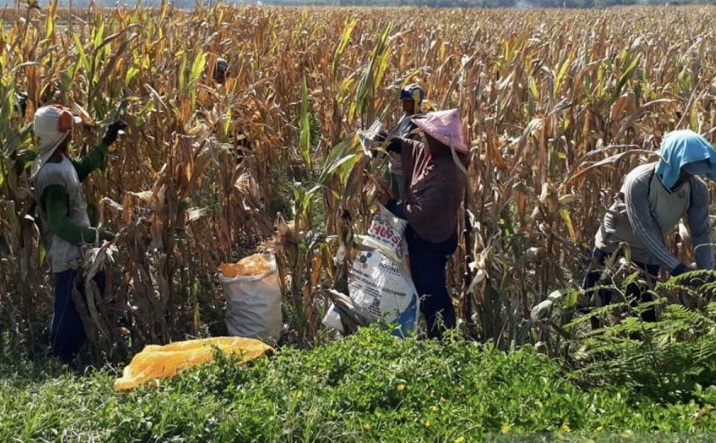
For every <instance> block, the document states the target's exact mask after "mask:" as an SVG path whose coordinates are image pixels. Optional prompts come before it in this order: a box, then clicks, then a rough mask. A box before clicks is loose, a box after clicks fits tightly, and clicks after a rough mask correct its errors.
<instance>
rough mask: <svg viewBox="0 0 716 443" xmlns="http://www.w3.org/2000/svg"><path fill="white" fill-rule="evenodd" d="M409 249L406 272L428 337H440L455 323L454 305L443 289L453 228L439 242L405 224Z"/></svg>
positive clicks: (453, 243)
mask: <svg viewBox="0 0 716 443" xmlns="http://www.w3.org/2000/svg"><path fill="white" fill-rule="evenodd" d="M405 236H406V240H407V242H408V251H409V252H410V272H411V274H412V276H413V283H415V289H416V290H417V292H418V296H419V297H421V299H420V311H421V312H422V313H423V315H424V316H425V323H426V325H427V329H428V338H438V339H440V338H442V334H443V331H445V330H447V329H453V328H454V327H455V325H456V320H455V308H454V307H453V305H452V300H451V299H450V294H449V293H448V289H447V280H446V278H445V271H446V269H445V268H446V266H447V261H448V258H449V257H450V255H451V254H452V253H453V252H454V251H455V249H456V248H457V231H455V234H453V236H452V237H450V238H449V239H448V240H446V241H444V242H442V243H430V242H427V241H425V240H423V239H421V238H420V237H419V236H418V235H417V233H416V232H415V231H414V230H413V229H412V228H411V227H408V229H407V230H406V233H405Z"/></svg>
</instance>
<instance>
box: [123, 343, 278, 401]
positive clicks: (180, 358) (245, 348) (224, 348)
mask: <svg viewBox="0 0 716 443" xmlns="http://www.w3.org/2000/svg"><path fill="white" fill-rule="evenodd" d="M216 348H218V349H220V350H221V352H223V353H225V354H240V356H241V359H240V360H239V362H240V363H246V362H248V361H251V360H254V359H256V358H258V357H260V356H262V355H264V354H265V353H266V352H268V351H271V350H272V348H271V347H270V346H268V345H267V344H265V343H264V342H262V341H261V340H256V339H253V338H243V337H212V338H203V339H197V340H187V341H179V342H174V343H170V344H168V345H164V346H159V345H147V346H145V347H144V349H142V352H140V353H139V354H137V355H135V356H134V358H132V361H131V362H130V363H129V365H127V366H126V367H125V368H124V372H123V373H122V377H121V378H119V379H117V380H116V381H115V382H114V390H115V391H127V390H129V389H134V388H136V387H137V386H140V385H142V384H144V383H147V382H149V381H152V380H155V379H157V378H169V377H174V376H175V375H176V374H177V372H179V371H181V370H183V369H188V368H191V367H194V366H196V365H199V364H201V363H204V362H206V361H210V360H213V359H214V352H215V349H216Z"/></svg>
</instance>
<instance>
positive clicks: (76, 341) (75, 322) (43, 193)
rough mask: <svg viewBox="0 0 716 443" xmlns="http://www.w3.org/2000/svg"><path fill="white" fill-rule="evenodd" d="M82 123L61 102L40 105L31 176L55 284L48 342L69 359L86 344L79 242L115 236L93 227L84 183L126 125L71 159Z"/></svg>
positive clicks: (99, 281) (98, 279)
mask: <svg viewBox="0 0 716 443" xmlns="http://www.w3.org/2000/svg"><path fill="white" fill-rule="evenodd" d="M80 121H81V120H80V119H79V118H77V117H74V116H73V115H72V114H71V112H70V110H69V109H67V108H64V107H62V106H43V107H41V108H39V109H38V110H37V112H36V113H35V117H34V121H33V129H34V132H35V136H36V138H37V141H38V147H39V149H38V157H37V159H36V160H35V163H34V164H33V165H32V173H31V180H32V182H33V185H34V188H35V199H36V200H37V202H38V208H39V209H38V212H39V225H40V229H41V233H42V239H43V242H44V243H45V248H46V249H47V257H48V261H49V263H50V268H51V270H52V273H53V281H54V287H55V299H54V304H53V312H52V327H51V330H50V340H51V345H52V354H53V355H55V356H57V357H58V358H60V359H61V360H62V361H64V362H66V363H69V362H70V361H71V360H72V359H73V358H74V357H75V356H76V354H77V352H78V351H79V349H80V347H82V345H83V344H84V342H85V332H84V326H83V324H82V320H81V318H80V316H79V314H78V312H77V310H76V309H75V303H74V301H73V299H72V289H73V287H74V288H76V289H77V290H78V291H79V292H80V293H81V294H84V284H83V279H82V276H81V272H80V269H81V261H82V251H81V249H80V245H83V244H88V243H96V242H98V241H100V240H112V239H113V238H114V235H113V234H112V233H110V232H108V231H101V230H98V229H97V228H93V227H91V226H90V221H89V216H88V214H87V204H86V203H85V198H84V191H83V189H82V181H84V179H85V178H86V177H87V175H89V173H90V172H92V171H94V170H95V169H98V168H101V167H104V165H105V159H106V156H107V148H108V147H109V145H111V144H112V143H114V141H115V140H116V139H117V134H118V132H119V130H120V129H122V128H124V123H122V122H116V123H112V124H110V125H109V127H108V128H107V131H106V133H105V135H104V137H103V138H102V142H101V143H100V144H99V146H97V147H96V148H95V149H93V150H92V151H91V152H90V153H89V154H88V155H87V156H85V157H84V158H82V159H78V160H72V159H70V158H69V157H68V147H69V144H70V141H71V140H72V129H73V126H74V124H75V123H79V122H80ZM101 277H103V274H97V276H96V277H95V280H96V282H97V285H98V287H99V289H100V291H101V292H104V280H103V278H101Z"/></svg>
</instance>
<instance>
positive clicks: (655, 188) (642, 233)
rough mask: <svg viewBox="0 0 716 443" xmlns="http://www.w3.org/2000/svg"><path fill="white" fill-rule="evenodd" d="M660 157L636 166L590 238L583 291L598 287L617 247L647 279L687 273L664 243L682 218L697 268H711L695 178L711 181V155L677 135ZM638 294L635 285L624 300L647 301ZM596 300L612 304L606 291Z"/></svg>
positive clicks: (706, 201)
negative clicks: (623, 248) (627, 252)
mask: <svg viewBox="0 0 716 443" xmlns="http://www.w3.org/2000/svg"><path fill="white" fill-rule="evenodd" d="M659 154H660V157H661V158H660V159H659V161H657V162H654V163H649V164H645V165H641V166H638V167H636V168H635V169H633V170H632V171H631V172H630V173H629V174H628V175H627V176H626V178H625V180H624V184H623V185H622V187H621V190H620V192H619V194H618V195H617V198H616V201H615V202H614V204H612V206H611V207H610V208H609V210H608V211H607V213H606V215H605V216H604V220H603V221H602V224H601V226H600V227H599V231H598V232H597V235H596V237H595V248H594V252H593V255H592V259H593V263H592V266H590V269H589V270H588V272H587V276H586V277H585V280H584V284H583V288H584V289H589V288H592V287H594V286H595V285H596V284H597V282H598V280H599V279H600V276H601V271H600V270H599V269H597V268H599V267H600V265H602V264H603V263H604V260H605V258H606V257H607V256H608V255H611V254H613V253H614V252H616V251H617V250H618V249H619V248H620V247H621V245H622V244H626V245H628V247H629V250H630V254H631V260H632V261H633V262H634V264H636V265H637V266H638V267H639V268H640V269H641V270H642V271H643V272H646V273H648V274H649V275H650V276H651V278H652V279H653V278H656V277H657V276H658V274H659V271H660V270H661V269H662V268H664V269H666V270H667V271H669V274H670V275H672V276H676V275H680V274H683V273H684V272H687V271H690V270H692V268H691V267H690V266H689V265H687V264H685V263H681V262H680V261H679V260H678V259H677V258H676V256H675V255H674V254H672V253H671V251H669V249H668V248H667V246H666V242H665V240H664V238H665V236H666V234H667V233H668V232H669V231H671V230H672V229H673V228H674V227H675V226H676V225H677V224H678V222H679V220H681V219H682V218H684V217H686V220H687V225H688V229H689V232H690V234H691V241H692V244H693V247H694V256H695V258H696V268H697V269H712V268H713V252H712V249H711V234H710V224H709V205H710V197H709V190H708V187H707V186H706V183H704V181H703V180H702V179H701V178H700V176H706V177H708V178H710V179H712V180H716V150H714V148H713V146H712V145H711V143H709V142H708V140H706V139H705V138H704V137H702V136H700V135H698V134H696V133H695V132H693V131H690V130H679V131H673V132H670V133H668V134H667V135H666V136H665V137H664V139H663V140H662V143H661V150H660V152H659ZM639 292H640V291H639V290H638V288H637V287H636V285H631V288H630V287H627V296H631V297H633V298H634V299H640V300H641V301H648V300H650V295H648V294H647V293H639ZM599 296H600V298H601V302H602V304H603V305H606V304H608V303H609V302H610V301H611V293H610V292H609V291H599ZM642 318H643V319H644V320H646V321H654V320H655V313H654V311H653V310H650V311H645V312H644V313H643V314H642Z"/></svg>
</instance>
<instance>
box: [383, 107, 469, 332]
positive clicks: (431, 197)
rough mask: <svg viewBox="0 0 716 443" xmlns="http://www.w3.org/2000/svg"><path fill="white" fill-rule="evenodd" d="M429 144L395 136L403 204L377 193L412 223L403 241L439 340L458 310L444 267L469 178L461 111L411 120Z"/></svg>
mask: <svg viewBox="0 0 716 443" xmlns="http://www.w3.org/2000/svg"><path fill="white" fill-rule="evenodd" d="M412 121H413V123H415V125H416V126H417V127H418V128H419V129H421V130H422V132H423V135H424V137H425V142H421V141H415V140H409V139H406V138H403V137H395V138H393V139H391V140H388V151H389V152H399V153H400V155H401V160H402V166H403V171H404V172H405V173H406V175H405V185H406V198H405V201H396V200H395V199H389V197H388V196H387V195H385V194H382V195H379V196H378V199H379V201H380V202H381V203H382V204H383V205H384V206H386V207H387V208H388V209H390V210H391V211H392V212H393V213H394V214H395V215H397V216H399V217H402V218H404V219H406V220H408V228H407V230H406V232H405V237H406V240H407V243H408V251H409V253H410V272H411V274H412V277H413V282H414V283H415V289H416V290H417V292H418V295H419V296H420V297H422V303H421V305H420V308H421V311H422V312H423V315H425V320H426V323H427V328H428V337H430V338H441V337H442V333H443V331H444V330H446V329H451V328H454V327H455V309H454V307H453V305H452V300H451V299H450V295H449V293H448V290H447V281H446V278H445V268H446V265H447V260H448V258H449V257H450V255H452V253H453V252H454V251H455V249H456V248H457V239H458V236H457V219H458V211H459V208H460V204H461V203H462V200H463V195H464V191H465V184H466V181H467V176H466V174H465V172H464V165H465V164H466V162H467V155H468V153H469V148H468V146H467V143H466V141H465V136H464V133H463V128H462V122H461V120H460V114H459V112H458V110H457V109H452V110H448V111H437V112H429V113H427V114H423V115H417V116H413V117H412Z"/></svg>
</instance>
